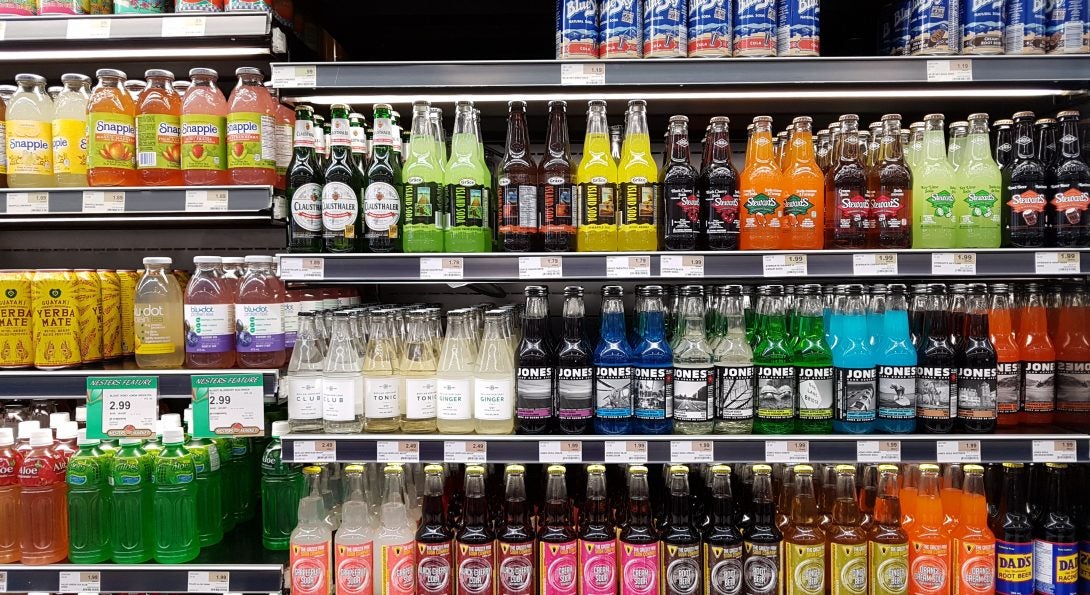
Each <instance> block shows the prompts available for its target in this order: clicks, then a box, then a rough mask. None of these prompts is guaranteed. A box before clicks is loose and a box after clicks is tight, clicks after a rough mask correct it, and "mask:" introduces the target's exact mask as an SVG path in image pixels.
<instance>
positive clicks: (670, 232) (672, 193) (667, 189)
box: [662, 116, 705, 250]
mask: <svg viewBox="0 0 1090 595" xmlns="http://www.w3.org/2000/svg"><path fill="white" fill-rule="evenodd" d="M667 137H668V140H667V143H666V144H667V145H668V146H669V147H670V150H669V153H668V154H667V160H666V163H665V165H664V166H663V169H662V202H663V205H664V206H665V208H666V216H665V217H664V218H663V228H664V229H663V231H662V233H663V241H662V245H663V247H664V248H665V249H666V250H697V249H700V248H701V244H703V243H704V242H703V238H704V221H705V220H703V219H701V217H700V214H701V213H700V211H701V205H700V200H698V199H697V196H696V178H697V173H696V168H694V167H693V166H692V164H691V163H689V118H687V117H685V116H671V117H670V128H669V131H668V133H667Z"/></svg>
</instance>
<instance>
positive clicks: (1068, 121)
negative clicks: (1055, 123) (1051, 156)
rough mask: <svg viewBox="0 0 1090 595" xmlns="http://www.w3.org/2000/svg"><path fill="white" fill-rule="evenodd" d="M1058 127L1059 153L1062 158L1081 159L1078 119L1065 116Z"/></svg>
mask: <svg viewBox="0 0 1090 595" xmlns="http://www.w3.org/2000/svg"><path fill="white" fill-rule="evenodd" d="M1061 124H1062V128H1061V129H1060V155H1062V156H1063V158H1064V159H1081V158H1082V147H1081V145H1080V142H1079V121H1078V120H1077V119H1076V118H1074V117H1067V118H1065V119H1063V120H1062V121H1061Z"/></svg>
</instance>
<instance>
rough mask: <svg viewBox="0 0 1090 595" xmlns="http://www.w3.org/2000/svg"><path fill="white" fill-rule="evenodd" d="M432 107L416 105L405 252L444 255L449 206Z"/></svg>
mask: <svg viewBox="0 0 1090 595" xmlns="http://www.w3.org/2000/svg"><path fill="white" fill-rule="evenodd" d="M430 117H431V106H430V105H429V104H428V102H426V101H417V102H416V103H414V104H413V128H412V136H411V137H410V138H409V155H408V158H407V159H406V160H405V168H404V169H403V170H402V171H401V179H402V180H404V184H403V186H402V190H401V202H402V207H401V221H400V225H401V231H402V233H401V237H402V249H403V250H404V251H405V252H442V251H443V225H444V224H445V223H446V217H447V213H446V204H445V201H444V200H443V194H444V191H445V190H446V187H445V185H444V184H443V166H444V165H445V164H444V163H443V162H442V161H440V159H441V156H440V150H439V139H437V138H435V137H434V136H433V134H432V127H431V122H430Z"/></svg>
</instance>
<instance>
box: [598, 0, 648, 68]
mask: <svg viewBox="0 0 1090 595" xmlns="http://www.w3.org/2000/svg"><path fill="white" fill-rule="evenodd" d="M598 30H599V35H598V57H599V58H640V57H642V56H643V9H642V7H641V6H640V0H602V2H601V4H600V10H599V15H598Z"/></svg>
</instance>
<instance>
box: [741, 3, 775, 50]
mask: <svg viewBox="0 0 1090 595" xmlns="http://www.w3.org/2000/svg"><path fill="white" fill-rule="evenodd" d="M776 17H777V12H776V2H775V0H738V2H737V4H735V5H734V23H733V27H734V55H735V57H738V56H757V57H759V56H775V55H776Z"/></svg>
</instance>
